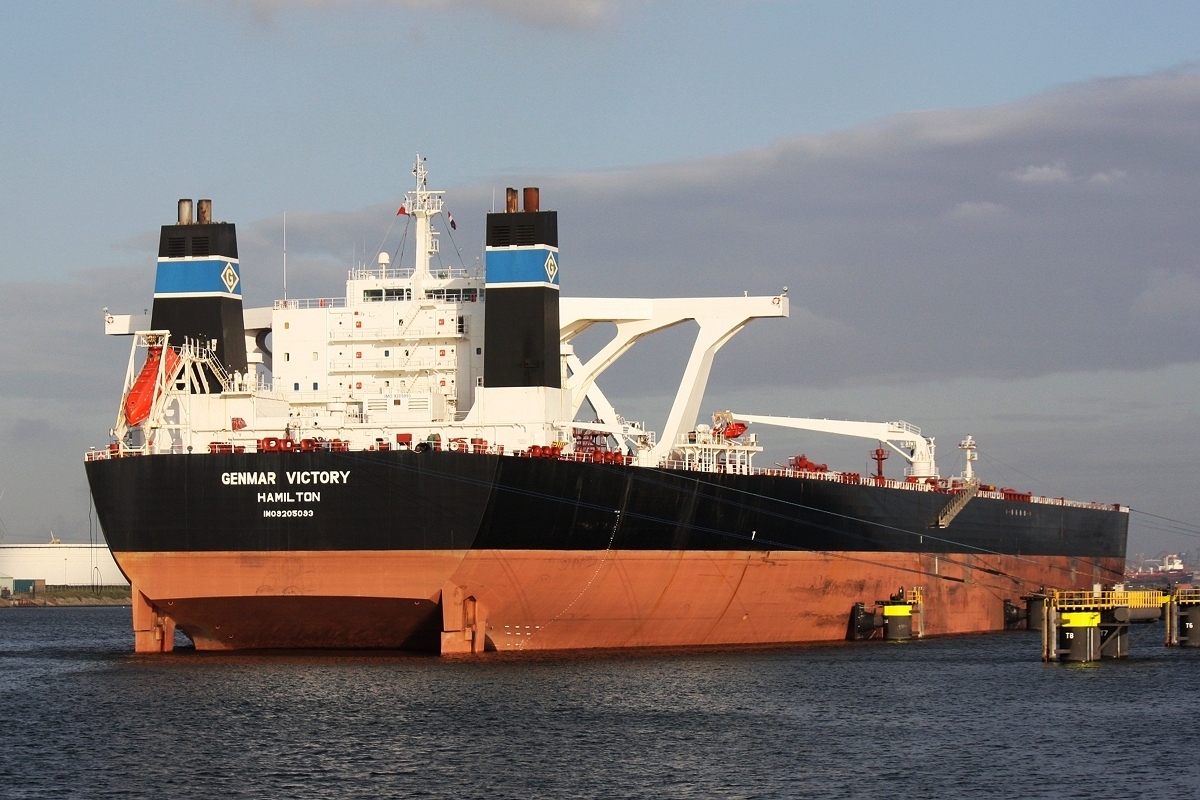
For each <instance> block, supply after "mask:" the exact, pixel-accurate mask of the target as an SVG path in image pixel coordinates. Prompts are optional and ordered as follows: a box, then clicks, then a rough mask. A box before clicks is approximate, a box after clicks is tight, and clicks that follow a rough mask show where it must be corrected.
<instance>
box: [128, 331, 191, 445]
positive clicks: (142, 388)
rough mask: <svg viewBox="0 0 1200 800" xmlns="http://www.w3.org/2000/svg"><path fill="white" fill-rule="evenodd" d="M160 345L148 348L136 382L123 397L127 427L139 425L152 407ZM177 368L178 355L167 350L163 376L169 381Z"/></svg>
mask: <svg viewBox="0 0 1200 800" xmlns="http://www.w3.org/2000/svg"><path fill="white" fill-rule="evenodd" d="M162 351H163V349H162V345H155V346H153V347H151V348H150V352H149V354H148V355H147V356H146V363H145V364H143V365H142V371H141V372H140V373H138V376H137V380H135V381H134V382H133V386H132V387H130V389H129V394H128V395H126V396H125V422H126V423H127V424H129V425H140V424H142V423H143V422H145V421H146V417H148V416H150V409H151V408H153V406H154V396H155V395H154V389H155V386H156V384H157V383H158V365H159V362H160V361H162ZM178 366H179V353H176V352H175V351H174V350H172V349H171V348H169V347H168V348H167V363H166V369H165V370H164V374H165V375H166V377H167V379H168V380H170V379H171V378H172V377H174V376H175V368H176V367H178Z"/></svg>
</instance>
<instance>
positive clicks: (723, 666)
mask: <svg viewBox="0 0 1200 800" xmlns="http://www.w3.org/2000/svg"><path fill="white" fill-rule="evenodd" d="M1143 630H1147V629H1140V628H1139V629H1135V632H1134V635H1135V636H1136V635H1137V634H1139V633H1141V632H1142V631H1143ZM131 647H132V636H131V634H130V633H129V610H128V609H119V608H116V609H114V608H96V609H90V608H74V609H72V608H45V609H40V608H37V609H35V608H29V609H20V608H18V609H3V610H0V725H2V726H3V727H2V731H3V737H4V738H3V746H2V747H0V796H3V797H18V798H19V797H50V796H56V797H63V796H78V797H167V796H169V797H204V798H209V797H218V796H220V797H240V796H247V797H304V798H312V797H316V798H323V797H329V798H346V797H379V796H390V797H456V798H457V797H488V798H507V797H513V798H518V797H568V796H570V797H572V798H583V797H603V798H610V797H651V796H653V797H697V798H705V797H756V798H758V797H763V798H766V797H846V798H850V797H854V798H858V797H996V798H1001V797H1003V798H1008V797H1089V798H1092V797H1137V796H1148V797H1149V796H1152V797H1168V796H1182V795H1180V789H1182V788H1184V787H1190V789H1186V790H1185V791H1184V792H1183V794H1184V795H1190V794H1191V793H1193V792H1195V791H1196V789H1197V787H1200V761H1198V760H1197V759H1196V758H1194V757H1193V756H1194V754H1195V753H1196V752H1197V747H1196V745H1197V743H1198V742H1200V736H1198V735H1197V734H1196V733H1194V730H1195V721H1196V720H1197V718H1198V717H1197V714H1198V712H1200V692H1197V690H1196V687H1197V686H1198V685H1200V652H1190V651H1185V650H1179V649H1176V650H1166V649H1165V648H1163V647H1162V645H1161V628H1153V629H1148V634H1147V635H1146V636H1145V637H1144V638H1143V639H1142V640H1141V641H1140V642H1139V643H1138V644H1137V645H1136V646H1135V647H1134V654H1133V655H1134V657H1133V658H1131V659H1128V660H1125V661H1122V662H1105V663H1103V664H1098V665H1090V666H1088V667H1087V668H1082V669H1080V668H1069V667H1062V666H1053V665H1051V666H1047V665H1043V664H1042V663H1041V662H1040V661H1038V655H1039V648H1040V641H1039V640H1038V639H1037V638H1036V634H1029V633H1025V632H1015V633H1008V634H997V635H991V636H978V637H966V638H957V639H942V640H926V641H922V642H912V643H904V644H900V645H894V644H884V643H861V644H846V645H836V646H823V647H803V648H787V649H755V650H719V651H694V650H692V651H686V650H654V651H638V652H632V653H631V652H627V651H626V652H612V651H607V652H603V653H588V654H582V655H581V654H578V653H572V654H562V653H557V654H544V655H539V654H532V653H525V654H512V653H488V654H486V655H484V656H482V657H467V658H462V659H457V660H448V659H439V658H437V657H433V656H422V655H410V654H397V653H316V654H314V653H284V654H275V653H272V654H238V653H233V654H214V653H197V652H194V651H190V650H184V651H181V652H176V653H173V654H169V655H165V656H164V655H159V656H135V655H132V654H131V653H130V652H129V651H130V649H131ZM1168 743H1169V745H1170V746H1169V747H1167V746H1166V745H1167V744H1168Z"/></svg>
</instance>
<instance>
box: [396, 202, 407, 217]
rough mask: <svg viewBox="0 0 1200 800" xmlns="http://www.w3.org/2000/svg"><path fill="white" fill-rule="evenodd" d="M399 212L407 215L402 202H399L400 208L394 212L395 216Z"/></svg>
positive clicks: (398, 214)
mask: <svg viewBox="0 0 1200 800" xmlns="http://www.w3.org/2000/svg"><path fill="white" fill-rule="evenodd" d="M401 214H403V215H405V216H408V212H407V211H405V210H404V204H403V203H401V204H400V210H399V211H397V212H396V216H397V217H398V216H400V215H401Z"/></svg>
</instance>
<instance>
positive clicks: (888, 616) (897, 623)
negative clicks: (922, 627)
mask: <svg viewBox="0 0 1200 800" xmlns="http://www.w3.org/2000/svg"><path fill="white" fill-rule="evenodd" d="M883 638H884V639H886V640H888V641H896V640H898V639H911V638H912V606H910V605H909V604H908V603H885V604H884V606H883Z"/></svg>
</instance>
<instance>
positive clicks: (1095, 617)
mask: <svg viewBox="0 0 1200 800" xmlns="http://www.w3.org/2000/svg"><path fill="white" fill-rule="evenodd" d="M1099 624H1100V612H1099V611H1064V612H1063V615H1062V626H1063V627H1064V628H1094V627H1096V626H1097V625H1099Z"/></svg>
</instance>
